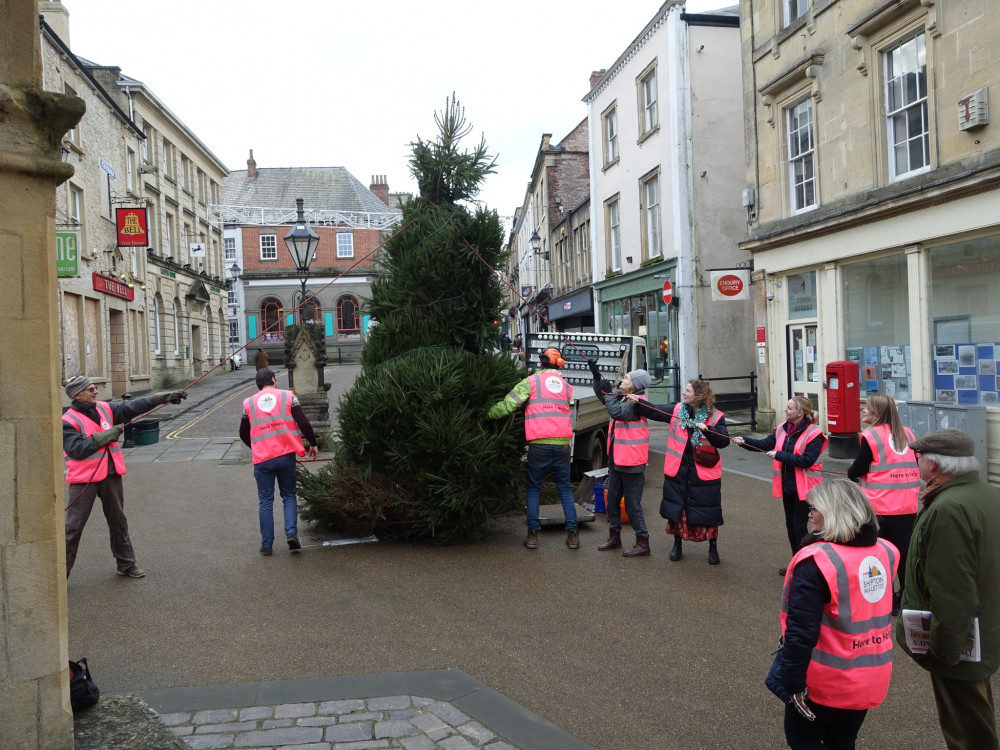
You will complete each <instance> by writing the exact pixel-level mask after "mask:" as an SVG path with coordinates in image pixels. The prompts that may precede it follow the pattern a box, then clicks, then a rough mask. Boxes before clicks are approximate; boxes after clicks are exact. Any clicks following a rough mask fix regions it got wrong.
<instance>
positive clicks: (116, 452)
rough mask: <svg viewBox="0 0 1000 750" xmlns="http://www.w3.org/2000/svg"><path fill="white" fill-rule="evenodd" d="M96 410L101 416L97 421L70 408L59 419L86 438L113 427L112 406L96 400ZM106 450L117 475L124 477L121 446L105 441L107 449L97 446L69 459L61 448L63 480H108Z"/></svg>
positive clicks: (72, 481)
mask: <svg viewBox="0 0 1000 750" xmlns="http://www.w3.org/2000/svg"><path fill="white" fill-rule="evenodd" d="M97 413H98V414H99V415H100V417H101V423H100V424H97V423H96V422H94V420H93V419H91V418H90V417H88V416H86V415H84V414H81V413H80V412H78V411H77V410H76V409H73V408H72V407H70V409H68V410H67V412H66V413H65V414H63V415H62V420H63V422H65V423H66V424H71V425H73V427H75V428H76V429H77V431H78V432H80V433H81V434H82V435H83V436H84V437H88V438H89V437H90V436H91V435H93V434H94V433H95V432H103V431H104V430H110V429H111V428H112V427H114V426H115V419H114V417H113V416H112V414H111V406H110V405H109V404H108V403H107V402H106V401H98V402H97ZM108 453H110V454H111V460H112V461H114V462H115V471H116V472H118V474H119V475H120V476H125V457H124V456H123V455H122V449H121V447H120V446H119V445H118V443H117V442H114V443H108V445H107V450H105V449H104V448H98V449H97V450H96V451H94V452H93V453H91V454H90V455H89V456H87V457H86V458H80V459H77V458H70V457H69V456H67V455H66V451H63V461H65V463H66V483H67V484H87V483H88V482H100V481H101V480H103V479H107V477H108V462H107V461H105V460H104V459H105V457H106V456H107V454H108Z"/></svg>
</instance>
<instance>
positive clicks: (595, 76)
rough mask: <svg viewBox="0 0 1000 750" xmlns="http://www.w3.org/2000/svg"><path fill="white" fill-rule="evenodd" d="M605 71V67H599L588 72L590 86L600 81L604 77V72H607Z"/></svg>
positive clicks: (592, 86)
mask: <svg viewBox="0 0 1000 750" xmlns="http://www.w3.org/2000/svg"><path fill="white" fill-rule="evenodd" d="M607 72H608V71H607V69H606V68H601V69H600V70H595V71H594V72H593V73H591V74H590V88H594V86H596V85H597V82H598V81H600V80H601V79H602V78H604V74H605V73H607Z"/></svg>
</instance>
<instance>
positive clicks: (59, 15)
mask: <svg viewBox="0 0 1000 750" xmlns="http://www.w3.org/2000/svg"><path fill="white" fill-rule="evenodd" d="M38 12H39V13H41V14H42V15H43V16H45V23H47V24H48V25H49V27H50V28H51V29H52V30H53V31H54V32H56V36H57V37H59V38H60V39H62V40H63V42H65V43H66V46H67V47H69V46H70V44H69V11H68V10H66V6H65V5H63V4H62V3H61V2H59V0H39V3H38ZM70 49H72V47H70Z"/></svg>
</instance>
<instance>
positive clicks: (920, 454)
mask: <svg viewBox="0 0 1000 750" xmlns="http://www.w3.org/2000/svg"><path fill="white" fill-rule="evenodd" d="M910 448H912V449H913V451H914V453H916V454H917V466H918V467H919V468H920V478H921V479H922V480H924V481H925V482H926V483H927V488H926V489H925V490H924V495H923V499H922V506H921V509H920V512H919V513H918V514H917V520H916V523H915V524H914V527H913V537H912V539H911V541H910V554H909V556H908V558H907V561H906V581H907V584H908V585H907V586H906V589H905V590H904V592H903V602H902V608H903V609H904V610H907V609H915V610H929V611H930V612H931V613H932V614H933V616H932V618H931V622H930V650H929V651H928V652H927V653H926V654H913V653H910V651H909V649H908V648H907V647H906V638H905V634H904V631H903V623H902V618H900V619H899V620H898V621H897V622H896V642H897V643H898V644H899V645H900V646H902V647H903V648H904V649H905V650H906V651H907V653H909V654H910V656H912V657H913V659H914V660H915V661H916V662H917V663H918V664H919V665H920V666H921V667H923V668H924V669H926V670H927V671H928V672H930V673H931V685H932V686H933V688H934V700H935V703H936V704H937V710H938V721H939V723H940V724H941V731H942V732H943V733H944V739H945V742H946V743H947V745H948V747H949V748H950V749H951V750H958V749H959V748H961V749H962V750H998V749H1000V741H998V739H997V725H996V719H995V717H994V707H993V692H992V690H991V689H990V677H991V676H992V675H993V674H994V673H995V672H996V671H997V667H998V666H1000V583H998V582H1000V491H998V490H997V489H996V488H995V487H993V486H992V485H990V484H987V483H986V482H985V481H983V480H982V479H980V478H979V468H980V467H979V462H978V461H977V460H976V458H975V456H974V455H973V454H974V452H975V443H974V442H973V440H972V438H971V437H969V436H968V435H967V434H965V433H964V432H962V431H960V430H938V431H937V432H932V433H930V434H929V435H925V436H924V437H922V438H920V439H919V440H916V441H914V442H912V443H910ZM911 582H912V583H911ZM976 617H978V618H979V635H980V639H981V650H982V660H981V661H978V662H972V661H962V660H960V659H959V656H960V654H961V653H962V652H963V651H965V650H966V641H967V636H968V634H969V629H970V627H971V625H972V621H973V618H976Z"/></svg>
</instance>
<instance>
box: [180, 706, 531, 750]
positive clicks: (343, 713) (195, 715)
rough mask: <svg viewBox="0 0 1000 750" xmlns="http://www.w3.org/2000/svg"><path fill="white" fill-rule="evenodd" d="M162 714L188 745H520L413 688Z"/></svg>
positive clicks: (428, 749)
mask: <svg viewBox="0 0 1000 750" xmlns="http://www.w3.org/2000/svg"><path fill="white" fill-rule="evenodd" d="M162 718H163V720H164V722H166V724H167V725H168V726H169V727H171V728H172V729H173V731H174V732H175V733H176V734H178V735H179V736H180V737H182V738H183V739H184V741H185V742H186V743H187V744H188V746H190V747H191V748H193V749H194V750H209V749H212V750H214V749H215V748H251V749H252V750H265V748H267V749H269V750H270V749H274V750H285V748H287V749H288V750H355V749H359V750H360V749H361V748H403V749H404V750H435V749H437V748H440V749H441V750H476V749H478V748H483V749H484V750H520V749H519V748H517V746H515V745H512V744H510V743H509V742H507V741H505V740H504V739H503V738H502V737H498V736H497V735H496V734H495V733H494V732H492V731H491V730H490V729H488V728H487V727H485V726H483V725H482V724H480V723H479V722H478V721H476V720H475V719H473V718H472V717H471V716H469V715H467V714H465V713H464V712H462V711H460V710H458V709H457V708H455V707H454V706H453V705H452V704H451V703H447V702H445V701H438V700H434V699H433V698H423V697H420V696H413V695H395V696H388V697H382V698H368V699H355V700H334V701H319V702H307V703H285V704H281V705H277V706H251V707H249V708H231V709H216V710H209V711H184V712H179V713H169V714H163V716H162Z"/></svg>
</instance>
